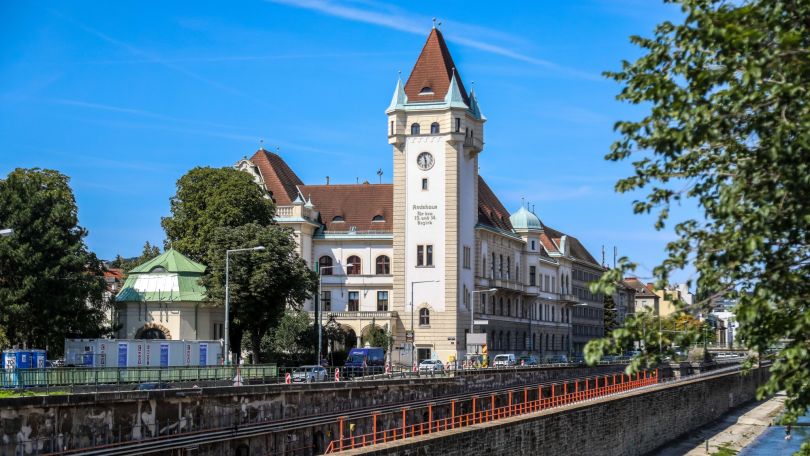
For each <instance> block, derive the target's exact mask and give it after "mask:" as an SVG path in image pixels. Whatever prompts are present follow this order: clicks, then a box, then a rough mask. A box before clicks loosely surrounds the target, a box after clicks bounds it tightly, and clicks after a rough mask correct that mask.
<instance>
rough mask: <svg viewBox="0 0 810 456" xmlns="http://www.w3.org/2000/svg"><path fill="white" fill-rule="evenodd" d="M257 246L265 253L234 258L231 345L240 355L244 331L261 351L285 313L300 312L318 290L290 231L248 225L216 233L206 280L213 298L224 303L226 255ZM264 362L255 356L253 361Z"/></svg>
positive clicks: (234, 256) (235, 256) (252, 345)
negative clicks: (267, 336)
mask: <svg viewBox="0 0 810 456" xmlns="http://www.w3.org/2000/svg"><path fill="white" fill-rule="evenodd" d="M256 246H263V247H264V248H265V249H264V250H261V251H248V252H240V253H237V254H233V255H231V261H230V276H229V286H230V318H231V325H230V341H229V343H230V345H231V350H232V352H234V353H239V349H240V347H241V343H242V332H243V331H248V332H249V334H250V336H251V338H252V340H251V343H250V346H251V347H259V346H260V345H261V340H262V337H263V336H264V334H265V333H266V332H267V331H268V330H269V329H270V328H272V327H274V326H276V325H277V324H278V322H279V320H280V319H281V317H282V315H284V312H285V310H286V309H291V310H300V309H301V307H302V305H303V303H304V301H305V300H306V299H309V298H310V297H311V295H312V293H313V292H314V291H315V287H316V286H317V276H316V275H315V273H314V272H313V271H311V270H310V269H309V267H307V265H306V262H304V260H303V259H302V258H301V257H300V256H298V253H297V249H298V247H297V245H296V243H295V239H293V236H292V232H291V230H289V229H287V228H282V227H280V226H278V225H269V226H262V225H259V224H256V223H249V224H246V225H243V226H239V227H236V228H230V227H220V228H218V229H216V230H214V232H213V233H212V236H211V238H210V244H209V249H208V254H207V255H206V257H207V258H208V264H207V265H208V269H207V270H206V274H205V275H204V276H203V279H202V281H203V284H204V285H205V287H206V290H207V292H208V295H209V296H210V297H211V299H212V300H214V301H216V302H219V303H223V305H224V301H225V251H226V250H227V249H236V248H249V247H256ZM312 349H314V347H312ZM259 358H260V356H259V353H258V352H256V353H255V356H254V357H253V360H254V362H259Z"/></svg>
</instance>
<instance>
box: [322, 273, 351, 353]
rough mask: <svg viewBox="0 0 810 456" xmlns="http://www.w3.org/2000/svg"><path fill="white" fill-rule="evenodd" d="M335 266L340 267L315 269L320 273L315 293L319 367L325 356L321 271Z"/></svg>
mask: <svg viewBox="0 0 810 456" xmlns="http://www.w3.org/2000/svg"><path fill="white" fill-rule="evenodd" d="M359 265H360V264H359V263H346V265H345V266H359ZM335 266H339V265H329V266H321V265H320V264H317V263H316V269H315V272H317V273H318V291H317V292H316V293H315V320H316V324H317V325H318V350H317V352H318V365H319V366H320V365H321V356H322V355H323V353H321V347H322V346H323V345H322V344H323V342H322V340H323V339H322V338H323V336H322V335H321V333H322V331H321V322H322V321H323V318H322V315H323V312H321V296H320V294H321V288H322V287H323V274H321V270H322V269H332V268H334V267H335Z"/></svg>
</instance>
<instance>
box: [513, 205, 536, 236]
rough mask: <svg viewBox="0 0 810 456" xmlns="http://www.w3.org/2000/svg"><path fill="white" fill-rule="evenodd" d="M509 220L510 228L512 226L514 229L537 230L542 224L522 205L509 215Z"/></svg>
mask: <svg viewBox="0 0 810 456" xmlns="http://www.w3.org/2000/svg"><path fill="white" fill-rule="evenodd" d="M509 221H510V222H512V228H514V229H515V231H525V230H538V231H539V230H542V229H543V224H542V223H540V219H539V218H537V216H536V215H534V214H532V213H531V212H529V210H528V209H526V208H525V207H523V206H521V207H520V209H518V210H517V212H515V213H514V214H512V215H510V216H509Z"/></svg>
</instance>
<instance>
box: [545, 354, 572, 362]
mask: <svg viewBox="0 0 810 456" xmlns="http://www.w3.org/2000/svg"><path fill="white" fill-rule="evenodd" d="M546 362H547V363H549V364H564V363H567V362H568V357H567V356H565V355H554V356H549V357H548V358H546Z"/></svg>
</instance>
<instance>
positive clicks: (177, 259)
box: [129, 249, 205, 274]
mask: <svg viewBox="0 0 810 456" xmlns="http://www.w3.org/2000/svg"><path fill="white" fill-rule="evenodd" d="M156 267H162V268H163V269H165V270H166V272H196V273H200V274H202V273H203V272H205V265H203V264H200V263H197V262H196V261H191V260H189V259H188V257H186V256H185V255H183V254H182V253H180V252H178V251H177V250H174V249H169V250H167V251H165V252H163V253H162V254H160V255H158V256H156V257H155V258H152V259H151V260H149V261H147V262H146V263H144V264H142V265H140V266H137V267H135V268H134V269H132V270H131V271H129V273H130V274H132V273H138V272H149V271H151V270H152V269H155V268H156Z"/></svg>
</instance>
